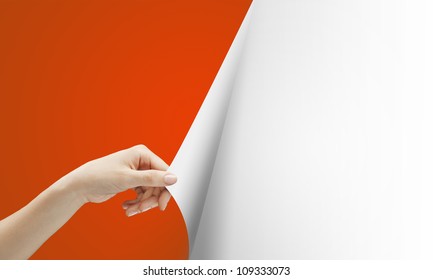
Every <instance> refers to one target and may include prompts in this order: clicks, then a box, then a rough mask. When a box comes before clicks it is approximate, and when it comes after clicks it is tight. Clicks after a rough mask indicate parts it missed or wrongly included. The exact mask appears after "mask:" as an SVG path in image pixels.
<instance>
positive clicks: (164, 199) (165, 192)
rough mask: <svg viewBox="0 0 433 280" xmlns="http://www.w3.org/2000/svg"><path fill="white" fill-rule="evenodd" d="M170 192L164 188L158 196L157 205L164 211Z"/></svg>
mask: <svg viewBox="0 0 433 280" xmlns="http://www.w3.org/2000/svg"><path fill="white" fill-rule="evenodd" d="M170 198H171V194H170V192H169V191H168V190H167V189H166V188H164V189H163V190H162V192H161V194H160V196H159V199H158V205H159V209H160V210H161V211H164V210H165V208H167V204H168V202H169V201H170Z"/></svg>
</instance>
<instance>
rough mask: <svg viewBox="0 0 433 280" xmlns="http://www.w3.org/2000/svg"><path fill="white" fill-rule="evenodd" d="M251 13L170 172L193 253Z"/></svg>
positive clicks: (246, 17) (244, 21)
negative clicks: (172, 175) (173, 178)
mask: <svg viewBox="0 0 433 280" xmlns="http://www.w3.org/2000/svg"><path fill="white" fill-rule="evenodd" d="M250 11H251V6H250V8H249V10H248V12H247V14H246V16H245V18H244V20H243V22H242V24H241V26H240V28H239V30H238V32H237V34H236V37H235V39H234V40H233V43H232V45H231V47H230V49H229V51H228V53H227V55H226V57H225V59H224V61H223V63H222V65H221V67H220V69H219V71H218V74H217V75H216V77H215V80H214V82H213V83H212V86H211V88H210V89H209V92H208V93H207V95H206V98H205V100H204V101H203V104H202V105H201V107H200V110H199V112H198V113H197V116H196V118H195V119H194V122H193V123H192V125H191V127H190V129H189V131H188V134H187V135H186V137H185V139H184V141H183V143H182V145H181V147H180V149H179V151H178V152H177V154H176V156H175V158H174V160H173V162H172V164H171V166H170V169H169V171H170V172H173V173H174V174H176V175H177V177H178V181H177V183H176V185H175V186H170V187H168V190H169V191H170V193H171V194H172V196H173V198H174V199H175V201H176V203H177V204H178V206H179V208H180V211H181V212H182V216H183V218H184V220H185V224H186V228H187V231H188V240H189V253H190V254H191V251H192V248H193V246H194V240H195V236H196V234H197V230H198V226H199V223H200V218H201V215H202V211H203V206H204V203H205V200H206V195H207V191H208V187H209V182H210V179H211V176H212V171H213V166H214V163H215V158H216V154H217V151H218V147H219V142H220V138H221V134H222V130H223V127H224V122H225V118H226V114H227V109H228V106H229V102H230V97H231V93H232V87H233V83H234V80H235V76H236V70H237V66H238V62H239V59H240V56H241V52H242V46H243V43H244V41H245V37H246V29H247V26H248V22H249V18H250V15H249V14H250Z"/></svg>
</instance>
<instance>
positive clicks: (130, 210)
mask: <svg viewBox="0 0 433 280" xmlns="http://www.w3.org/2000/svg"><path fill="white" fill-rule="evenodd" d="M167 168H168V165H167V164H166V163H165V162H164V161H163V160H162V159H160V158H159V157H158V156H156V155H155V154H154V153H152V151H150V150H149V149H148V148H146V147H145V146H144V145H138V146H134V147H132V148H129V149H126V150H122V151H119V152H116V153H113V154H110V155H108V156H105V157H102V158H99V159H95V160H92V161H89V162H88V163H86V164H84V165H82V166H80V167H79V168H77V169H75V170H74V171H72V172H71V173H69V174H67V175H66V176H65V177H64V178H62V179H64V180H67V181H69V182H70V184H69V186H70V188H71V190H72V191H73V192H75V193H76V194H78V195H79V196H80V197H81V198H82V200H83V202H84V203H85V202H93V203H101V202H104V201H106V200H108V199H110V198H111V197H113V196H115V195H116V194H117V193H120V192H123V191H126V190H128V189H134V190H135V192H136V193H137V197H136V199H134V200H128V201H125V202H124V203H123V204H122V207H123V209H124V210H125V213H126V215H127V216H128V217H129V216H133V215H135V214H138V213H142V212H144V211H147V210H149V209H152V208H154V207H157V206H159V209H160V210H164V209H165V208H166V207H167V203H168V201H169V200H170V197H171V196H170V193H169V192H168V191H167V189H166V188H165V186H169V185H172V184H174V183H176V181H177V177H176V176H175V175H173V174H171V173H168V172H167V171H166V170H167Z"/></svg>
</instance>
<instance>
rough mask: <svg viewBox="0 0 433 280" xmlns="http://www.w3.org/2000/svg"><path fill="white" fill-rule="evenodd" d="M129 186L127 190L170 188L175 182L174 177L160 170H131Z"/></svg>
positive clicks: (175, 178)
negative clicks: (140, 187)
mask: <svg viewBox="0 0 433 280" xmlns="http://www.w3.org/2000/svg"><path fill="white" fill-rule="evenodd" d="M130 178H131V184H132V185H130V186H129V188H135V187H139V186H143V187H163V186H170V185H173V184H174V183H176V182H177V177H176V175H174V174H172V173H170V172H167V171H162V170H155V169H149V170H131V173H130Z"/></svg>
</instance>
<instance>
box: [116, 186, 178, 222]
mask: <svg viewBox="0 0 433 280" xmlns="http://www.w3.org/2000/svg"><path fill="white" fill-rule="evenodd" d="M143 189H144V191H143ZM135 191H136V192H137V198H136V199H133V200H127V201H125V202H123V203H122V208H123V209H124V210H125V213H126V215H127V216H128V217H130V216H133V215H136V214H138V213H142V212H145V211H147V210H149V209H152V208H154V207H156V206H159V209H160V210H161V211H164V210H165V209H166V208H167V204H168V202H169V200H170V198H171V195H170V193H169V192H168V190H167V189H166V188H165V187H159V188H136V190H135ZM155 203H156V204H155ZM149 205H150V206H149Z"/></svg>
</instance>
